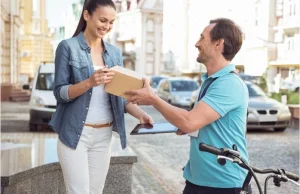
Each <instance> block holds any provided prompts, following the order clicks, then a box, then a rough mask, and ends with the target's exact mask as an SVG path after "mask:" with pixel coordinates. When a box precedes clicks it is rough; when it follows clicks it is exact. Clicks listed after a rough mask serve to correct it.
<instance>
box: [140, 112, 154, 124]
mask: <svg viewBox="0 0 300 194" xmlns="http://www.w3.org/2000/svg"><path fill="white" fill-rule="evenodd" d="M139 120H140V124H146V123H150V124H151V125H153V123H154V121H153V119H152V117H151V116H149V115H148V114H146V113H145V114H143V115H142V116H141V117H140V118H139Z"/></svg>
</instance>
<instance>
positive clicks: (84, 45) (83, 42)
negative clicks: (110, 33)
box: [77, 32, 107, 52]
mask: <svg viewBox="0 0 300 194" xmlns="http://www.w3.org/2000/svg"><path fill="white" fill-rule="evenodd" d="M77 39H78V41H79V44H80V47H81V48H82V49H83V50H88V49H90V46H89V45H88V43H87V42H86V40H85V37H84V35H83V32H80V33H79V34H78V35H77ZM101 42H102V45H103V52H106V51H107V50H106V48H107V43H106V42H105V41H104V40H103V39H101Z"/></svg>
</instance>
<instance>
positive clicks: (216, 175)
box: [183, 64, 249, 188]
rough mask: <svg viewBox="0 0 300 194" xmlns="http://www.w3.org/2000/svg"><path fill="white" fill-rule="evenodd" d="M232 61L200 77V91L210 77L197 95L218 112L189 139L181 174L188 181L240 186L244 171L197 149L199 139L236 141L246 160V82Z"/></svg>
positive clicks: (225, 144) (221, 142)
mask: <svg viewBox="0 0 300 194" xmlns="http://www.w3.org/2000/svg"><path fill="white" fill-rule="evenodd" d="M234 70H235V65H233V64H229V65H227V66H225V67H224V68H222V69H221V70H219V71H218V72H216V73H214V74H213V75H211V76H209V77H207V74H204V75H203V76H202V79H203V80H204V82H203V85H202V88H201V91H200V93H202V92H203V90H204V88H205V87H206V86H207V85H208V84H209V83H210V82H211V81H212V80H213V78H217V77H218V78H217V79H216V80H215V81H214V82H213V83H212V84H211V85H210V86H209V88H208V89H207V91H206V94H205V96H204V97H203V98H202V99H201V100H202V101H203V102H205V103H206V104H207V105H209V106H210V107H211V108H212V109H214V110H215V111H216V112H217V113H219V115H220V116H221V117H220V118H219V119H218V120H216V121H214V122H213V123H211V124H209V125H206V126H205V127H203V128H201V129H199V134H198V137H191V139H190V158H189V161H188V163H187V165H186V167H185V168H184V175H183V176H184V178H185V179H186V180H188V181H189V182H191V183H193V184H196V185H200V186H207V187H215V188H234V187H242V185H243V182H244V180H245V177H246V175H247V171H246V170H244V169H242V168H241V167H240V166H239V165H237V164H233V163H231V162H230V161H227V162H226V164H225V165H224V166H221V165H220V164H219V163H218V162H217V157H216V155H213V154H210V153H207V152H202V151H200V150H199V143H201V142H203V143H206V144H210V145H213V146H215V147H217V148H232V145H233V144H236V145H237V148H238V150H239V151H240V153H241V156H242V157H243V158H244V159H245V161H247V162H248V153H247V151H246V147H247V146H246V137H245V134H246V119H247V118H246V117H247V116H246V115H247V106H248V100H249V94H248V89H247V86H246V84H245V83H244V82H243V80H241V78H239V77H238V76H237V75H236V74H234V73H230V72H231V71H234Z"/></svg>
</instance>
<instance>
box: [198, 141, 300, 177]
mask: <svg viewBox="0 0 300 194" xmlns="http://www.w3.org/2000/svg"><path fill="white" fill-rule="evenodd" d="M199 150H200V151H204V152H209V153H211V154H215V155H220V156H226V157H230V158H234V157H238V158H240V156H239V152H238V151H236V150H231V149H228V148H216V147H213V146H211V145H207V144H205V143H200V144H199ZM239 165H240V166H241V167H243V168H246V165H245V164H243V163H241V164H239ZM250 167H251V168H252V169H253V171H254V172H257V173H260V174H268V173H274V174H281V172H280V170H276V169H259V168H256V167H252V166H250ZM281 170H282V171H283V172H284V173H285V175H286V176H287V177H288V178H289V179H292V180H294V181H298V180H299V176H298V175H296V174H294V173H291V172H288V171H285V170H284V169H281Z"/></svg>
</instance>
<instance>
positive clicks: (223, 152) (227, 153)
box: [199, 143, 300, 194]
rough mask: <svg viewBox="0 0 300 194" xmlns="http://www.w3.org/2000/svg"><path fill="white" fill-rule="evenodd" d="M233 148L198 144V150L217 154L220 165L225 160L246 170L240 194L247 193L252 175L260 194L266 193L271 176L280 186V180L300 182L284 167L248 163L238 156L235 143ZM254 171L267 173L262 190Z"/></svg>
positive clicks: (224, 162)
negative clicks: (255, 165) (273, 167)
mask: <svg viewBox="0 0 300 194" xmlns="http://www.w3.org/2000/svg"><path fill="white" fill-rule="evenodd" d="M232 147H233V149H228V148H216V147H213V146H210V145H207V144H204V143H200V144H199V150H200V151H205V152H209V153H211V154H215V155H217V161H218V163H219V164H220V165H225V164H226V160H228V161H230V162H232V163H236V164H238V165H239V166H240V167H242V168H244V169H246V170H248V175H247V177H246V179H245V181H244V184H243V188H242V191H241V193H240V194H247V193H248V192H247V186H248V184H249V183H250V180H251V178H252V177H253V178H254V179H255V182H256V184H257V187H258V190H259V193H260V194H267V185H268V180H269V179H270V178H273V182H274V184H275V185H276V186H277V187H280V183H281V182H287V181H290V182H292V183H294V184H296V185H298V186H300V184H299V183H298V182H296V181H298V180H299V176H298V175H296V174H293V173H291V172H288V171H285V170H284V169H259V168H256V167H254V166H250V165H248V164H247V163H246V162H245V161H244V160H243V159H242V157H241V156H240V153H239V151H238V150H237V147H236V145H233V146H232ZM255 172H256V173H259V174H269V173H271V175H269V176H268V177H267V178H266V179H265V185H264V192H263V191H262V189H261V186H260V184H259V182H258V179H257V177H256V175H255Z"/></svg>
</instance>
